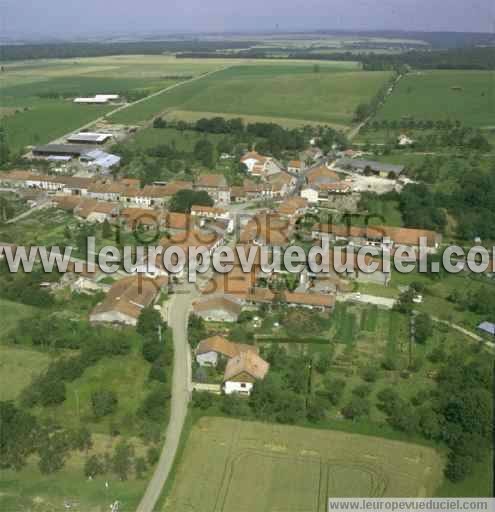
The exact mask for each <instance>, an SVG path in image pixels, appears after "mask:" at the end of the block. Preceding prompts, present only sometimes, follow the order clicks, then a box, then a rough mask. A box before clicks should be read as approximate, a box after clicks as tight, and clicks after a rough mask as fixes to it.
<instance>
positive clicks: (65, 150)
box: [32, 144, 92, 158]
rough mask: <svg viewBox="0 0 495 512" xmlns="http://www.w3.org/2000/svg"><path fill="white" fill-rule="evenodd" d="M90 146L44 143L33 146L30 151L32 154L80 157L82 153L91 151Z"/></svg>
mask: <svg viewBox="0 0 495 512" xmlns="http://www.w3.org/2000/svg"><path fill="white" fill-rule="evenodd" d="M91 149H92V148H90V147H87V146H83V145H79V144H45V145H42V146H34V147H33V150H32V153H33V155H34V156H42V157H49V156H71V157H73V158H75V157H80V156H81V155H82V154H84V153H87V152H88V151H91Z"/></svg>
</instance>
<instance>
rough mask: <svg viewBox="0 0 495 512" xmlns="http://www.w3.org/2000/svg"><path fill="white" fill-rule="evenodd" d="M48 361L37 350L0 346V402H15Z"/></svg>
mask: <svg viewBox="0 0 495 512" xmlns="http://www.w3.org/2000/svg"><path fill="white" fill-rule="evenodd" d="M2 302H3V301H2ZM2 316H3V315H2ZM50 359H51V358H50V356H49V355H48V354H44V353H42V352H40V351H37V350H29V349H25V348H16V347H11V346H10V347H7V346H4V345H1V346H0V400H1V401H3V400H15V399H16V398H17V397H18V395H19V393H20V392H21V391H22V390H23V389H24V388H25V387H26V386H27V385H28V384H29V383H30V382H31V378H32V377H33V376H35V375H38V374H40V373H42V372H43V370H44V369H45V368H46V367H47V366H48V364H49V362H50Z"/></svg>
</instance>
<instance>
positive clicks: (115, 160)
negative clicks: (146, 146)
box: [79, 149, 121, 170]
mask: <svg viewBox="0 0 495 512" xmlns="http://www.w3.org/2000/svg"><path fill="white" fill-rule="evenodd" d="M79 160H80V161H81V162H82V163H85V164H87V165H88V167H95V168H100V169H103V170H108V169H111V168H112V167H116V166H118V165H119V164H120V160H121V159H120V156H117V155H112V154H111V153H106V152H105V151H101V150H100V149H93V150H91V151H87V152H85V153H83V154H82V155H81V156H80V158H79Z"/></svg>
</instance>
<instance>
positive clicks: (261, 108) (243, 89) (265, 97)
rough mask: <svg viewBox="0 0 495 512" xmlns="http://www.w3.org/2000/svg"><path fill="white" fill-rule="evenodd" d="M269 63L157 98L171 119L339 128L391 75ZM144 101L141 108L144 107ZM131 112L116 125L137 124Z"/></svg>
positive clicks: (352, 67)
mask: <svg viewBox="0 0 495 512" xmlns="http://www.w3.org/2000/svg"><path fill="white" fill-rule="evenodd" d="M314 66H315V64H314V63H312V62H295V61H294V62H291V61H289V63H287V62H284V63H280V62H277V61H270V62H269V63H267V62H264V63H259V62H248V63H244V64H243V65H235V64H233V65H232V63H231V67H229V68H227V69H224V70H222V71H220V72H218V73H215V74H214V75H212V76H209V77H207V78H205V79H203V80H198V81H195V82H191V83H189V84H184V85H183V86H181V87H178V88H176V89H174V90H171V91H169V92H167V93H165V94H163V95H160V96H159V97H160V98H161V99H162V100H163V101H161V105H160V107H161V108H160V109H159V110H157V112H156V113H159V112H160V111H161V112H165V113H167V114H168V115H169V116H172V117H173V115H174V112H175V111H179V112H180V113H181V115H180V116H179V117H183V115H184V114H183V113H184V112H193V113H194V112H200V113H201V115H204V114H205V113H210V114H211V115H219V114H222V115H223V114H229V115H235V116H240V117H242V116H244V115H246V116H263V118H265V120H269V119H271V120H272V121H273V120H277V119H278V118H282V119H285V120H287V119H292V120H296V121H299V122H302V121H304V122H319V123H329V124H333V125H336V126H338V127H341V128H345V127H347V126H349V125H350V124H351V121H352V117H353V114H354V111H355V109H356V106H357V105H358V104H359V103H362V102H367V101H369V100H370V99H371V98H372V97H373V96H374V95H375V94H376V92H377V91H378V89H379V88H380V87H381V86H382V85H383V83H384V82H385V81H386V80H387V78H388V77H389V76H390V74H389V73H387V72H364V71H360V70H358V69H357V67H356V64H355V63H330V64H328V63H319V64H318V68H317V71H315V68H314ZM144 104H145V103H143V104H142V105H144ZM130 116H131V112H130V111H129V110H126V111H123V112H119V113H117V114H115V115H114V116H111V120H113V121H114V122H116V123H126V122H131V121H132V122H135V121H137V118H136V117H133V118H132V119H131V117H130Z"/></svg>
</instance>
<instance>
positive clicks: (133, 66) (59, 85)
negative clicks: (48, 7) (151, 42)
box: [0, 55, 221, 151]
mask: <svg viewBox="0 0 495 512" xmlns="http://www.w3.org/2000/svg"><path fill="white" fill-rule="evenodd" d="M220 66H221V65H220V64H219V63H211V62H198V61H177V60H176V59H175V58H173V57H170V56H139V55H135V56H125V55H124V56H113V57H99V58H80V59H70V60H69V59H63V60H62V59H60V60H57V59H51V60H40V61H23V62H17V63H7V64H5V65H4V67H3V69H4V71H3V73H2V74H1V76H0V95H1V98H2V101H1V104H2V105H1V106H2V113H1V114H2V126H3V127H5V129H6V131H7V134H8V140H9V144H10V147H11V149H12V150H13V151H19V150H21V149H22V148H23V147H25V146H27V145H33V144H43V143H46V142H49V141H51V140H53V139H56V138H57V137H59V136H61V135H63V134H65V133H67V132H69V131H71V130H74V129H76V128H78V127H79V126H82V125H84V124H87V123H89V122H91V121H92V120H93V119H97V118H98V117H100V116H102V115H104V114H106V113H107V112H109V111H111V110H112V109H113V108H115V107H112V106H98V105H75V104H73V103H72V101H71V100H72V98H74V97H75V96H88V95H94V94H98V93H102V94H104V93H118V94H122V95H126V94H128V93H131V94H144V95H146V94H151V93H153V92H156V91H159V90H161V89H164V88H166V87H168V86H171V85H173V84H175V83H178V82H180V81H181V80H184V79H187V78H190V77H193V76H198V75H201V74H202V73H205V72H207V71H210V70H212V69H216V68H217V67H220ZM47 94H55V95H60V96H61V97H60V98H59V99H48V98H46V97H43V96H44V95H47ZM40 95H41V97H40ZM62 96H65V97H66V98H67V99H63V98H62Z"/></svg>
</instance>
